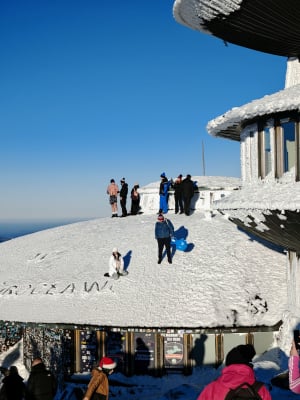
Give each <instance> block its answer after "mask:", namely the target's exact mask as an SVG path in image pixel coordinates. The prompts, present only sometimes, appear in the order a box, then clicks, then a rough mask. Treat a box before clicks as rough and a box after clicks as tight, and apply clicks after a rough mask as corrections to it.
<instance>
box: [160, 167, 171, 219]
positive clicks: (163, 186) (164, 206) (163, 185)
mask: <svg viewBox="0 0 300 400" xmlns="http://www.w3.org/2000/svg"><path fill="white" fill-rule="evenodd" d="M160 178H161V182H160V185H159V209H160V210H162V212H163V213H164V214H167V212H168V210H169V207H168V201H169V187H170V186H171V181H169V180H168V178H167V177H166V174H165V173H164V172H163V173H162V174H161V175H160Z"/></svg>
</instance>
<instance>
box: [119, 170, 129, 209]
mask: <svg viewBox="0 0 300 400" xmlns="http://www.w3.org/2000/svg"><path fill="white" fill-rule="evenodd" d="M120 183H121V190H120V206H121V209H122V215H121V216H122V217H127V208H126V201H127V194H128V185H127V183H126V182H125V178H122V179H121V181H120Z"/></svg>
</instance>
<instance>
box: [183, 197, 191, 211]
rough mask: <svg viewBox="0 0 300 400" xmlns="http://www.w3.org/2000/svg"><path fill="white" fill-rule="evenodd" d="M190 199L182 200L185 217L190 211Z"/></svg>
mask: <svg viewBox="0 0 300 400" xmlns="http://www.w3.org/2000/svg"><path fill="white" fill-rule="evenodd" d="M191 201H192V198H191V197H187V196H186V197H184V198H183V203H184V213H185V215H190V209H191Z"/></svg>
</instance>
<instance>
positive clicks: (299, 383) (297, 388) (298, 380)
mask: <svg viewBox="0 0 300 400" xmlns="http://www.w3.org/2000/svg"><path fill="white" fill-rule="evenodd" d="M289 386H290V390H291V391H292V392H294V393H298V394H300V373H299V353H298V350H297V349H296V345H295V341H294V340H293V342H292V347H291V352H290V358H289Z"/></svg>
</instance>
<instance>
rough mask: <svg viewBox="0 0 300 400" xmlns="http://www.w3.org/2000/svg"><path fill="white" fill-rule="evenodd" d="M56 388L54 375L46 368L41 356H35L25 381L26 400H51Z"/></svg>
mask: <svg viewBox="0 0 300 400" xmlns="http://www.w3.org/2000/svg"><path fill="white" fill-rule="evenodd" d="M56 390H57V383H56V379H55V377H54V375H53V374H52V373H51V372H50V371H48V370H47V369H46V367H45V364H44V363H43V360H42V359H41V358H39V357H37V358H35V359H34V360H33V361H32V367H31V372H30V375H29V378H28V381H27V388H26V400H53V398H54V396H55V393H56Z"/></svg>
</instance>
